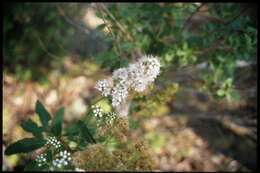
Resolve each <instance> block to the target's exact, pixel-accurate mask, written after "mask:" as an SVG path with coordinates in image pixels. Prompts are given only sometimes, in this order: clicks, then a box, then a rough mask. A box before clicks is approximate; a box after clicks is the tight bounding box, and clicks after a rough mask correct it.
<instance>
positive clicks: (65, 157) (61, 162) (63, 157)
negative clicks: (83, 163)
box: [52, 150, 71, 168]
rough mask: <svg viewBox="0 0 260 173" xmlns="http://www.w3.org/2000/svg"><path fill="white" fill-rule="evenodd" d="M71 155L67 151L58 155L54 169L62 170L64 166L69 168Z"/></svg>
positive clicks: (53, 162) (54, 161) (54, 162)
mask: <svg viewBox="0 0 260 173" xmlns="http://www.w3.org/2000/svg"><path fill="white" fill-rule="evenodd" d="M70 155H71V154H70V153H69V152H68V151H67V150H64V151H60V152H59V153H58V154H57V155H56V159H54V160H53V161H52V164H53V166H54V167H58V168H61V167H63V166H67V165H68V164H69V162H70V161H71V157H70Z"/></svg>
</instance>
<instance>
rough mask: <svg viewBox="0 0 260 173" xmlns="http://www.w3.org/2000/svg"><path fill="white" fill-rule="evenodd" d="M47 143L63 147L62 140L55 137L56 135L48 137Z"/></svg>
mask: <svg viewBox="0 0 260 173" xmlns="http://www.w3.org/2000/svg"><path fill="white" fill-rule="evenodd" d="M46 145H51V146H54V147H55V148H60V147H61V143H60V141H58V140H57V139H56V137H54V136H50V137H48V138H47V143H46Z"/></svg>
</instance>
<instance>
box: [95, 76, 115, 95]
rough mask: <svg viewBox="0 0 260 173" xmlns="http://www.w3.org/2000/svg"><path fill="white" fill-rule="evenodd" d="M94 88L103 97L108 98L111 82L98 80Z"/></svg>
mask: <svg viewBox="0 0 260 173" xmlns="http://www.w3.org/2000/svg"><path fill="white" fill-rule="evenodd" d="M95 88H96V89H97V90H99V91H100V92H101V94H102V95H103V96H105V97H106V96H108V95H109V94H110V93H111V89H112V81H111V80H107V79H104V80H99V81H97V83H96V86H95Z"/></svg>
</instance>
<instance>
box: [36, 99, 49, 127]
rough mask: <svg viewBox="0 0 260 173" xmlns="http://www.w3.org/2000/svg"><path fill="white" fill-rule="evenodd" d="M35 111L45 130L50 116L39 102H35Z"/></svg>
mask: <svg viewBox="0 0 260 173" xmlns="http://www.w3.org/2000/svg"><path fill="white" fill-rule="evenodd" d="M35 110H36V113H37V114H38V115H39V117H40V120H41V123H42V125H43V127H44V128H45V129H47V128H48V121H49V120H50V119H51V116H50V114H49V113H48V111H47V110H46V109H45V108H44V106H43V105H42V103H41V102H40V101H39V100H37V103H36V108H35Z"/></svg>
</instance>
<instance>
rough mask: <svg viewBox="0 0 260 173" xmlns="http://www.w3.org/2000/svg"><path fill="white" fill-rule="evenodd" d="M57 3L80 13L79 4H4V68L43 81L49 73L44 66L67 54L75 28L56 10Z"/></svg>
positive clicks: (24, 77)
mask: <svg viewBox="0 0 260 173" xmlns="http://www.w3.org/2000/svg"><path fill="white" fill-rule="evenodd" d="M58 5H59V6H61V7H62V9H63V10H64V11H66V14H67V15H71V16H73V17H78V16H80V15H81V13H80V8H79V4H74V5H72V6H71V5H70V6H62V5H61V4H58V3H28V2H27V3H18V2H16V3H15V2H6V3H4V8H3V16H4V17H3V63H4V69H5V70H7V71H8V72H12V73H15V74H17V77H18V78H19V79H21V80H27V79H33V80H40V79H42V78H44V75H45V73H46V70H45V69H44V68H43V67H49V66H50V65H51V63H53V61H56V60H58V59H59V58H60V57H62V56H63V55H65V54H66V53H67V51H68V50H69V49H70V47H71V43H72V41H73V40H72V36H73V34H74V32H75V28H73V27H72V25H71V24H69V23H68V22H66V20H64V18H63V16H62V15H61V14H60V12H59V10H58V9H57V6H58ZM75 12H76V13H75ZM50 43H51V44H50ZM39 64H41V67H40V66H39Z"/></svg>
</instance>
